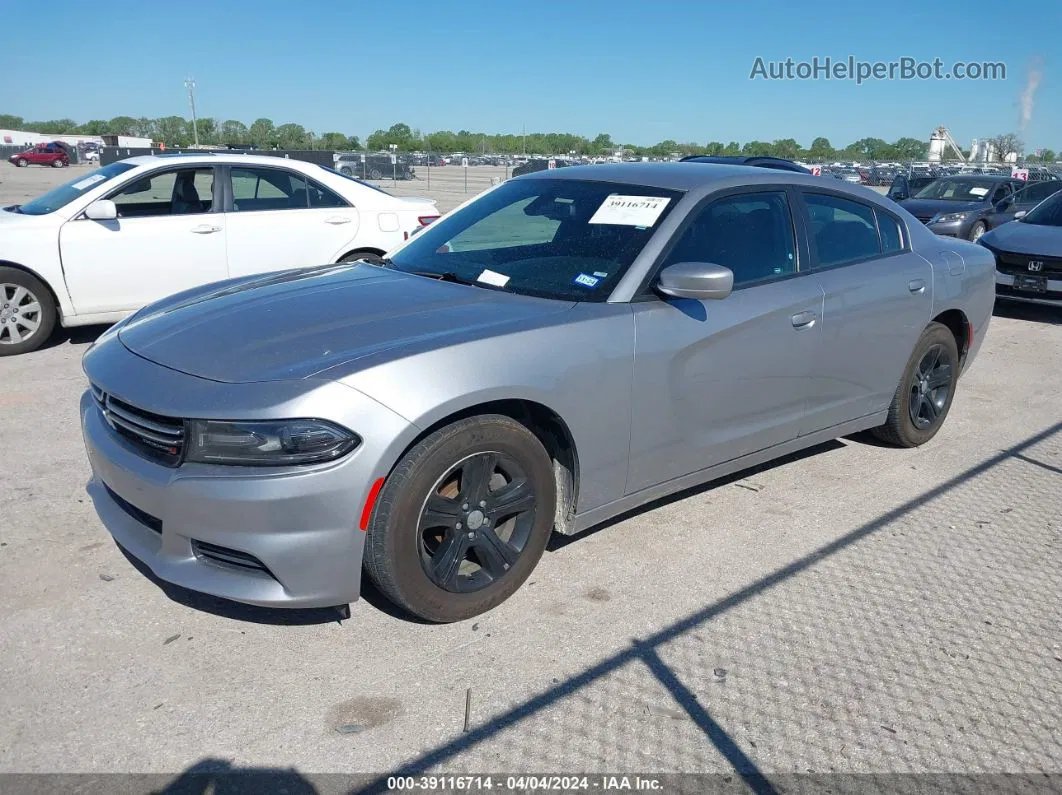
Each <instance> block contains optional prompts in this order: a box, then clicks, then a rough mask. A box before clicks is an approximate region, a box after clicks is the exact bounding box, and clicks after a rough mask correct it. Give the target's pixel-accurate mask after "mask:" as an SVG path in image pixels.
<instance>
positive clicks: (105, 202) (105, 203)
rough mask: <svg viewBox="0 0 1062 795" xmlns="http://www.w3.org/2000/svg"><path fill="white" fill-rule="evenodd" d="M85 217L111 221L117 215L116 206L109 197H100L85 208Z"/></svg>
mask: <svg viewBox="0 0 1062 795" xmlns="http://www.w3.org/2000/svg"><path fill="white" fill-rule="evenodd" d="M85 217H86V218H91V219H92V220H93V221H113V220H115V219H116V218H117V217H118V207H117V206H115V204H114V202H112V201H111V200H110V199H100V200H99V201H94V202H92V204H90V205H89V206H88V207H86V208H85Z"/></svg>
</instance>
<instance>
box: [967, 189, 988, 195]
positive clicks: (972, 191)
mask: <svg viewBox="0 0 1062 795" xmlns="http://www.w3.org/2000/svg"><path fill="white" fill-rule="evenodd" d="M987 193H988V188H970V194H971V195H973V196H984V195H985V194H987Z"/></svg>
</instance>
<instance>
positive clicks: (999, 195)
mask: <svg viewBox="0 0 1062 795" xmlns="http://www.w3.org/2000/svg"><path fill="white" fill-rule="evenodd" d="M1009 188H1010V186H1009V185H1007V184H1006V183H1003V184H1002V185H1000V186H999V187H998V188H996V189H995V190H994V191H993V192H992V198H991V199H989V201H990V202H991V203H992V204H995V203H996V202H1000V201H1003V199H1005V198H1006V197H1007V195H1009V194H1010V190H1009Z"/></svg>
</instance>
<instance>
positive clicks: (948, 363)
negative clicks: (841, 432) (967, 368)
mask: <svg viewBox="0 0 1062 795" xmlns="http://www.w3.org/2000/svg"><path fill="white" fill-rule="evenodd" d="M958 379H959V350H958V346H957V345H956V344H955V337H954V336H953V335H952V333H951V330H950V329H949V328H948V327H947V326H944V325H942V324H940V323H930V324H929V325H928V326H927V327H926V330H925V331H923V332H922V336H921V338H920V339H919V340H918V344H917V345H915V349H914V352H913V353H912V354H911V358H910V360H908V362H907V367H906V369H905V370H904V373H903V378H901V379H900V385H899V386H898V387H897V388H896V394H895V395H894V396H893V399H892V404H891V405H890V406H889V414H888V417H887V419H886V421H885V424H884V425H881V426H879V427H877V428H875V429H874V431H873V432H874V435H875V436H877V437H878V438H879V439H882V440H883V441H886V442H889V443H890V444H894V445H897V446H898V447H918V446H919V445H922V444H925V443H926V442H928V441H929V440H930V439H932V438H933V437H934V436H936V434H937V431H939V430H940V428H941V426H942V425H943V424H944V420H945V418H946V417H947V416H948V411H949V410H950V409H951V401H952V398H953V397H954V396H955V384H956V382H957V381H958Z"/></svg>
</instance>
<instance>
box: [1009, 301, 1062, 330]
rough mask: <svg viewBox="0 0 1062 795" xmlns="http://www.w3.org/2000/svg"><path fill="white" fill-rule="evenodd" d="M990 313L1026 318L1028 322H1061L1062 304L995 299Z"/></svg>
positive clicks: (1017, 318)
mask: <svg viewBox="0 0 1062 795" xmlns="http://www.w3.org/2000/svg"><path fill="white" fill-rule="evenodd" d="M992 314H993V315H994V316H995V317H1006V318H1010V319H1011V320H1027V321H1029V322H1030V323H1050V324H1051V325H1055V326H1057V325H1060V324H1062V306H1043V305H1041V304H1023V303H1021V302H1020V301H996V308H995V309H994V310H993V312H992Z"/></svg>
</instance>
